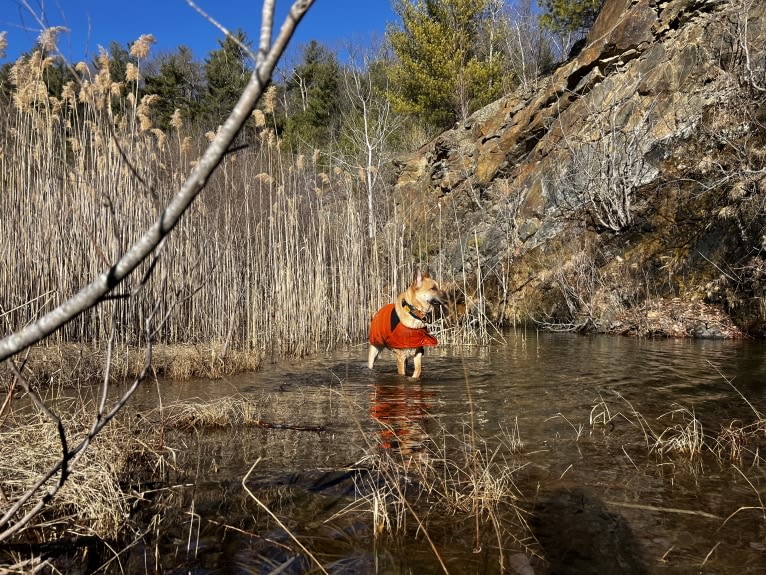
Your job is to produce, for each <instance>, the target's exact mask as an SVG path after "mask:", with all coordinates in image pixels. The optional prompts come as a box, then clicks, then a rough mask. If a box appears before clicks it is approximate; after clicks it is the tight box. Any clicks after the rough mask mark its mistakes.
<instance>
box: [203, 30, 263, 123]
mask: <svg viewBox="0 0 766 575" xmlns="http://www.w3.org/2000/svg"><path fill="white" fill-rule="evenodd" d="M219 45H220V48H219V49H217V50H213V51H212V52H210V54H209V55H208V57H207V58H206V59H205V77H206V79H207V85H206V89H205V93H204V96H203V98H202V102H201V108H202V116H203V119H204V122H205V127H206V129H209V130H215V129H216V128H217V127H218V125H220V124H221V123H222V122H223V121H224V120H225V119H226V117H227V116H228V115H229V112H231V110H232V108H234V105H235V104H236V103H237V100H238V99H239V96H240V94H241V93H242V91H243V90H244V88H245V86H246V85H247V83H248V81H249V80H250V73H251V68H250V63H249V61H248V57H247V52H246V51H245V50H244V49H243V48H242V46H247V45H248V40H247V37H246V36H245V33H244V32H242V31H241V30H238V31H237V32H236V33H235V34H234V38H232V37H230V36H227V37H226V38H225V39H224V40H223V41H219Z"/></svg>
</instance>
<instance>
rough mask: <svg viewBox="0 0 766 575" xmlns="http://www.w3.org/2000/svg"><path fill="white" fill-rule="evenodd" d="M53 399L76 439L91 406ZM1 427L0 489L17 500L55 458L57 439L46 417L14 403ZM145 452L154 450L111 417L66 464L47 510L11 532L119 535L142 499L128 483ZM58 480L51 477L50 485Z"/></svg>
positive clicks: (35, 537)
mask: <svg viewBox="0 0 766 575" xmlns="http://www.w3.org/2000/svg"><path fill="white" fill-rule="evenodd" d="M56 403H57V404H58V405H59V407H60V412H61V417H62V420H63V423H64V426H65V427H66V429H67V430H68V431H69V432H70V445H71V444H74V443H75V442H77V441H78V440H79V439H81V438H82V437H83V436H84V434H85V433H87V430H88V427H89V426H90V424H91V422H92V419H93V417H94V408H93V406H92V405H90V404H89V403H83V402H82V401H81V400H79V399H60V400H57V402H56ZM0 429H1V430H2V437H3V441H2V442H0V488H1V489H2V497H3V498H4V500H5V501H15V500H17V499H18V498H19V496H20V495H21V494H22V493H24V492H25V491H26V490H27V489H29V487H30V486H31V485H33V484H34V483H35V482H36V481H37V480H38V479H39V478H40V477H41V476H42V475H43V474H44V473H45V472H46V471H47V470H48V469H50V468H51V467H53V466H54V465H55V464H56V463H57V462H58V460H59V458H60V456H61V443H60V440H59V435H58V433H57V430H56V428H55V426H54V425H52V424H51V422H50V421H49V420H47V419H46V418H45V417H43V416H42V415H41V414H40V413H39V412H37V411H36V410H34V409H32V408H26V407H20V406H19V405H18V402H17V405H16V407H15V408H14V410H13V411H12V412H11V413H10V415H8V416H7V417H6V418H5V419H4V421H3V424H2V428H0ZM147 457H148V458H150V459H151V458H153V457H154V454H153V453H152V452H151V450H150V449H148V448H147V446H146V444H144V443H143V442H142V441H141V439H140V438H139V437H138V436H136V435H135V434H134V433H133V430H132V429H131V428H130V426H129V424H128V423H127V422H126V421H112V423H111V424H110V425H109V426H107V427H106V428H105V429H104V430H103V431H102V432H101V433H100V434H99V436H98V439H97V440H96V441H94V442H93V444H92V445H91V446H90V448H89V449H88V450H87V451H86V452H85V454H84V456H83V457H82V458H81V459H80V460H79V461H78V462H77V464H76V465H75V466H74V467H73V468H72V469H70V475H69V478H68V479H67V481H66V483H65V484H64V486H63V487H62V488H61V490H60V491H59V492H58V493H57V494H56V496H55V497H54V498H53V499H52V501H51V502H50V503H49V504H48V506H47V508H46V509H45V511H44V512H43V513H42V514H40V515H39V516H38V517H37V518H36V519H35V520H34V521H33V522H32V523H31V524H30V525H28V526H27V527H26V528H25V529H24V530H22V531H21V532H20V533H19V534H17V535H16V536H15V537H17V538H19V537H20V538H21V540H24V541H29V542H31V541H34V542H37V543H43V542H46V541H54V540H56V539H57V538H61V537H65V536H67V535H69V536H95V537H98V538H101V539H103V540H107V541H109V540H112V541H113V540H115V539H117V538H118V537H119V536H121V535H123V534H124V533H125V531H126V529H128V528H129V525H130V522H129V518H130V515H131V508H132V506H133V505H134V504H135V503H136V502H138V501H139V500H140V499H141V494H140V493H138V492H137V491H135V490H134V488H135V484H133V485H129V486H127V487H126V485H128V480H129V479H131V475H132V472H133V471H134V470H135V466H136V465H137V464H139V465H141V466H142V467H143V464H144V463H146V462H147ZM132 479H135V477H133V478H132ZM57 480H58V477H54V478H53V479H52V480H51V484H52V483H53V482H55V481H57ZM34 502H36V499H35V498H33V500H32V503H34ZM32 503H30V504H29V505H31V504H32ZM3 507H5V505H3ZM25 509H26V506H25V507H23V508H22V509H21V510H20V513H21V514H23V513H24V511H25Z"/></svg>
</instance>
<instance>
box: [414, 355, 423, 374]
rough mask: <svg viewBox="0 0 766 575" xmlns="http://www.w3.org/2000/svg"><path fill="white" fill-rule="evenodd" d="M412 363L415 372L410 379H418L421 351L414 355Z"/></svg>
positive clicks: (421, 358) (421, 360)
mask: <svg viewBox="0 0 766 575" xmlns="http://www.w3.org/2000/svg"><path fill="white" fill-rule="evenodd" d="M412 361H413V363H414V364H415V371H413V372H412V379H419V378H420V371H421V367H422V365H423V350H422V349H421V350H419V351H418V352H417V353H416V354H415V358H414V359H413V360H412Z"/></svg>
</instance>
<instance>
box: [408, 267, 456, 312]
mask: <svg viewBox="0 0 766 575" xmlns="http://www.w3.org/2000/svg"><path fill="white" fill-rule="evenodd" d="M410 287H411V289H412V291H413V293H414V294H415V301H416V302H417V303H415V305H416V306H418V307H419V308H421V309H423V310H426V311H430V310H431V307H432V306H434V305H447V293H446V292H445V291H443V290H442V289H440V288H439V284H438V283H436V282H435V281H434V280H433V279H431V276H430V275H429V273H428V270H425V271H423V272H421V271H420V270H419V269H418V270H416V271H415V275H414V277H413V278H412V285H411V286H410Z"/></svg>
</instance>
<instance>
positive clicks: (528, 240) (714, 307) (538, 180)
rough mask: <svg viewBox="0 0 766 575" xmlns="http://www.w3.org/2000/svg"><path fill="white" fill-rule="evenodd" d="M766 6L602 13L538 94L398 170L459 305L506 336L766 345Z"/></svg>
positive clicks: (695, 3)
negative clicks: (591, 335)
mask: <svg viewBox="0 0 766 575" xmlns="http://www.w3.org/2000/svg"><path fill="white" fill-rule="evenodd" d="M765 15H766V5H765V3H763V2H759V1H753V0H731V1H722V0H607V1H606V3H605V5H604V8H603V9H602V11H601V14H600V15H599V17H598V19H597V21H596V22H595V24H594V26H593V28H592V29H591V31H590V33H589V35H588V37H587V39H586V42H585V45H584V47H583V48H582V50H581V51H580V52H579V53H578V54H577V55H576V56H573V57H571V58H570V59H569V60H568V61H567V62H565V63H563V64H562V65H561V66H559V67H558V68H557V69H556V70H555V71H554V72H553V73H552V74H551V75H550V76H549V77H547V78H543V79H540V81H539V84H538V87H537V88H536V89H535V90H533V91H528V92H526V93H523V92H518V93H514V94H511V95H509V96H507V97H505V98H503V99H501V100H498V101H497V102H495V103H493V104H491V105H490V106H487V107H486V108H484V109H482V110H480V111H478V112H476V113H475V114H474V115H473V116H472V117H471V118H469V120H468V121H466V122H464V123H461V124H460V125H458V126H456V127H454V128H453V129H452V130H449V131H447V132H445V133H443V134H441V135H439V136H438V137H437V138H435V139H434V140H433V141H431V142H429V143H428V144H427V145H425V146H423V147H422V148H421V149H419V150H418V151H417V152H415V153H413V154H412V155H410V156H408V157H406V158H400V160H399V161H398V162H397V167H398V179H397V182H396V187H395V200H396V202H397V204H399V205H400V206H402V207H403V208H404V209H406V211H407V213H408V214H410V215H411V220H410V228H409V230H408V232H409V233H410V234H411V235H412V237H413V240H414V244H413V245H417V246H419V250H420V254H419V255H420V257H421V258H424V259H428V260H429V261H430V262H431V265H432V267H434V266H440V267H441V269H443V270H446V274H450V273H451V274H452V276H453V277H454V278H455V280H456V285H460V286H465V285H468V286H470V287H469V288H468V289H467V290H466V289H464V288H462V287H461V289H459V290H458V289H455V290H454V291H455V294H456V298H457V299H458V305H460V306H463V305H465V308H466V310H467V312H468V314H469V316H470V314H471V313H478V312H477V311H476V310H477V309H478V306H480V307H481V310H482V313H486V314H487V315H488V316H489V317H490V318H491V319H493V320H495V321H497V322H500V323H504V324H508V323H518V322H525V323H530V322H535V323H537V324H538V325H541V326H543V327H548V328H551V329H566V330H582V331H591V330H597V331H606V332H612V333H632V334H642V335H646V334H655V335H680V336H697V337H732V336H738V335H741V334H743V333H748V334H755V335H763V333H764V325H766V309H765V306H764V304H763V302H764V299H763V296H764V289H763V281H762V279H763V277H764V274H765V273H766V261H765V260H764V248H766V236H765V235H764V233H765V231H764V224H765V223H766V214H765V213H764V202H766V56H765V54H766V50H765V48H764V46H765V45H766V20H765V19H764V17H765Z"/></svg>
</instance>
